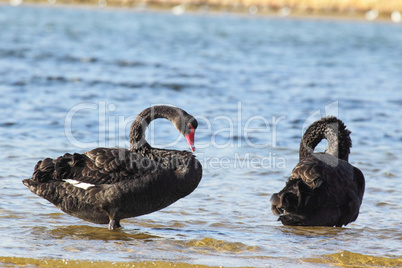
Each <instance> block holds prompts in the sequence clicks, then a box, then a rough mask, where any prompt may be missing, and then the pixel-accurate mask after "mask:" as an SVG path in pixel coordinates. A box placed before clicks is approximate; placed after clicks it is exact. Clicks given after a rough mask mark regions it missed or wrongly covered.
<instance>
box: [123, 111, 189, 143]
mask: <svg viewBox="0 0 402 268" xmlns="http://www.w3.org/2000/svg"><path fill="white" fill-rule="evenodd" d="M184 113H185V114H187V113H186V112H185V111H184V110H182V109H180V108H177V107H171V106H164V105H159V106H152V107H149V108H147V109H145V110H144V111H142V112H141V113H140V114H139V115H138V116H137V117H136V118H135V120H134V122H133V123H132V124H131V127H130V137H129V139H130V147H131V148H130V149H131V150H137V149H140V148H151V146H150V145H149V144H148V142H147V141H146V140H145V130H146V128H147V127H148V125H149V123H151V121H152V120H154V119H157V118H166V119H168V120H169V121H171V122H172V123H173V124H174V125H175V126H176V128H177V129H178V130H179V131H180V133H182V134H183V131H184V130H181V127H180V126H181V125H182V124H181V122H180V121H181V120H182V118H183V114H184ZM183 125H184V124H183Z"/></svg>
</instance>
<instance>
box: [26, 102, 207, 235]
mask: <svg viewBox="0 0 402 268" xmlns="http://www.w3.org/2000/svg"><path fill="white" fill-rule="evenodd" d="M156 118H166V119H168V120H170V121H171V122H172V123H173V124H174V125H175V127H176V128H177V129H178V131H179V132H180V133H181V134H182V135H183V136H185V138H186V139H187V141H188V143H189V144H190V146H191V150H192V151H193V152H194V150H195V148H194V131H195V129H196V128H197V126H198V123H197V120H196V119H195V118H194V117H193V116H191V115H189V114H188V113H187V112H186V111H184V110H182V109H179V108H176V107H170V106H162V105H161V106H153V107H150V108H147V109H145V110H144V111H142V112H141V113H140V114H139V115H138V116H137V117H136V119H135V120H134V122H133V123H132V125H131V128H130V136H129V138H130V149H129V150H127V149H119V148H96V149H93V150H91V151H88V152H85V153H83V154H77V153H74V154H68V153H67V154H65V155H63V156H61V157H58V158H56V159H51V158H46V159H44V160H42V161H39V162H38V163H37V164H36V166H35V170H34V173H33V176H32V178H30V179H26V180H23V183H24V184H25V185H26V186H27V187H28V188H29V190H31V191H32V192H33V193H35V194H37V195H39V196H40V197H43V198H45V199H47V200H48V201H50V202H51V203H53V204H54V205H55V206H56V207H58V208H60V209H61V210H62V211H64V212H66V213H68V214H70V215H72V216H75V217H78V218H81V219H83V220H86V221H90V222H93V223H99V224H108V223H109V229H110V230H113V229H116V228H119V227H120V220H121V219H124V218H131V217H136V216H140V215H144V214H148V213H151V212H154V211H157V210H160V209H162V208H165V207H167V206H169V205H170V204H172V203H174V202H176V201H177V200H178V199H180V198H182V197H185V196H187V195H188V194H190V193H191V192H193V191H194V189H195V188H196V187H197V186H198V184H199V182H200V180H201V177H202V166H201V164H200V162H199V161H198V160H197V159H196V158H195V156H193V154H192V153H191V152H188V151H177V150H164V149H157V148H153V147H151V146H150V145H149V144H148V143H147V142H146V140H145V129H146V128H147V126H148V125H149V123H150V122H151V121H152V120H154V119H156Z"/></svg>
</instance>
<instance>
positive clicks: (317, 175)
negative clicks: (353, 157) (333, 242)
mask: <svg viewBox="0 0 402 268" xmlns="http://www.w3.org/2000/svg"><path fill="white" fill-rule="evenodd" d="M349 135H350V131H349V130H347V129H346V126H345V125H344V124H343V122H342V121H341V120H339V119H337V118H336V117H333V116H329V117H325V118H322V119H320V120H318V121H316V122H314V123H313V124H312V125H311V126H310V127H309V128H308V129H307V130H306V132H305V133H304V135H303V138H302V141H301V143H300V159H299V161H300V162H299V163H298V164H297V165H296V167H295V168H294V169H293V171H292V174H291V175H290V178H289V180H288V182H287V183H286V186H285V188H283V189H282V191H280V192H279V193H276V194H274V195H272V197H271V203H272V207H271V209H272V212H273V213H274V214H275V215H279V220H280V221H281V222H282V223H283V224H284V225H301V226H337V227H341V226H343V225H347V224H348V223H350V222H353V221H355V220H356V219H357V216H358V215H359V209H360V205H361V203H362V200H363V194H364V185H365V181H364V176H363V173H362V172H361V171H360V170H359V169H358V168H356V167H354V166H352V165H351V164H349V163H348V158H349V153H350V147H352V141H351V139H350V137H349ZM322 139H326V140H327V141H328V146H327V148H326V150H325V152H324V153H314V148H315V147H316V146H317V144H318V143H319V142H320V141H321V140H322Z"/></svg>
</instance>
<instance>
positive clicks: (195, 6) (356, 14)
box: [0, 0, 402, 25]
mask: <svg viewBox="0 0 402 268" xmlns="http://www.w3.org/2000/svg"><path fill="white" fill-rule="evenodd" d="M140 1H141V0H140ZM140 1H132V0H82V1H79V0H72V1H68V0H59V1H57V0H47V1H46V0H9V1H5V0H0V5H3V6H4V5H9V6H29V5H32V6H45V7H55V8H65V7H71V8H74V7H83V8H97V9H121V10H133V11H138V12H168V13H171V14H173V15H184V14H200V15H215V14H216V15H219V14H233V15H240V16H246V17H272V18H288V17H289V18H295V19H318V20H323V19H334V20H353V21H367V22H390V23H393V24H400V25H402V12H399V11H393V12H391V13H389V12H388V13H385V12H380V11H377V10H373V9H371V10H369V11H365V12H363V11H359V10H357V9H356V8H353V9H348V10H346V11H344V12H340V11H336V10H332V9H329V8H328V9H325V10H317V9H312V8H307V9H303V10H302V9H298V8H296V9H291V8H289V7H287V6H284V7H280V6H279V7H271V6H267V5H264V6H260V5H249V6H246V5H245V4H230V5H229V4H226V5H225V4H207V3H208V1H209V0H206V1H204V2H202V3H201V2H200V3H198V2H197V3H195V2H194V3H192V2H189V0H183V4H178V1H176V0H173V1H170V2H167V1H163V0H157V1H142V2H140ZM190 1H191V0H190ZM401 6H402V3H401Z"/></svg>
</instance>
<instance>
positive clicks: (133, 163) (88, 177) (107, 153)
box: [32, 148, 153, 189]
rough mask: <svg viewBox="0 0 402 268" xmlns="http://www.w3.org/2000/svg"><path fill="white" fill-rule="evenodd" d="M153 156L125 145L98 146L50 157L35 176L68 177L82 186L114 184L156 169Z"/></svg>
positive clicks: (70, 180) (34, 177)
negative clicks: (150, 158) (131, 150)
mask: <svg viewBox="0 0 402 268" xmlns="http://www.w3.org/2000/svg"><path fill="white" fill-rule="evenodd" d="M152 167H153V163H152V161H151V160H149V159H146V158H142V157H141V156H140V155H138V154H135V153H132V152H130V151H128V150H125V149H108V148H96V149H93V150H91V151H88V152H86V153H83V154H77V153H75V154H65V155H63V156H61V157H58V158H57V159H50V158H46V159H44V160H43V161H39V162H38V164H37V165H36V167H35V171H34V174H33V178H32V179H33V180H35V181H38V182H46V181H49V180H55V181H65V182H68V183H70V184H73V185H75V186H77V187H80V188H84V189H85V188H88V187H90V186H94V185H99V184H113V183H116V182H120V181H124V180H127V179H135V178H138V177H140V176H143V175H145V174H147V173H150V172H152Z"/></svg>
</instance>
